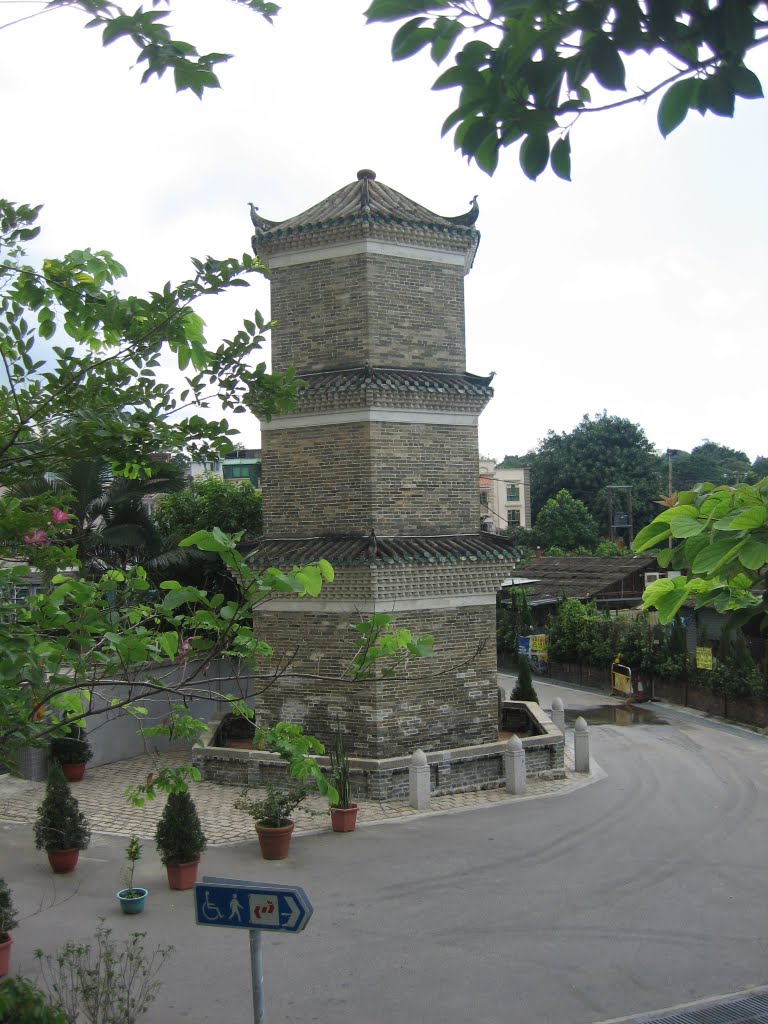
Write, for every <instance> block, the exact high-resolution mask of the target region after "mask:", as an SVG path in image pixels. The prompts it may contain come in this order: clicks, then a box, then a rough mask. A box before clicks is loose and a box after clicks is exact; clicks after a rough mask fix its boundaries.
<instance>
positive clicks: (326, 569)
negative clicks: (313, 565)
mask: <svg viewBox="0 0 768 1024" xmlns="http://www.w3.org/2000/svg"><path fill="white" fill-rule="evenodd" d="M317 568H318V569H319V570H320V572H321V573H322V576H323V579H324V580H325V581H326V583H333V578H334V571H333V566H332V565H331V563H330V562H327V561H326V560H325V559H324V558H320V559H318V562H317Z"/></svg>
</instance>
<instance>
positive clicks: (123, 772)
mask: <svg viewBox="0 0 768 1024" xmlns="http://www.w3.org/2000/svg"><path fill="white" fill-rule="evenodd" d="M187 760H188V758H187V757H185V755H183V754H164V755H142V756H141V757H135V758H132V759H130V760H128V761H119V762H117V763H115V764H107V765H102V766H100V767H98V768H88V769H87V770H86V773H85V778H84V779H83V780H82V782H75V783H72V784H71V785H72V792H73V794H74V795H75V796H76V797H77V800H78V802H79V804H80V809H81V810H82V811H83V812H84V814H85V816H86V817H87V818H88V821H89V822H90V824H91V827H92V828H93V830H94V831H95V832H106V833H111V834H114V835H137V836H139V837H140V838H142V839H152V838H154V832H155V826H156V824H157V820H158V818H159V817H160V814H161V812H162V809H163V806H164V804H165V798H164V797H161V798H159V799H157V800H152V801H147V802H146V803H145V805H144V806H143V807H133V806H131V805H130V804H128V802H127V800H126V798H125V791H126V790H127V789H128V788H129V787H131V786H135V785H137V784H139V783H141V782H143V781H144V780H145V779H146V777H147V775H148V774H149V773H150V772H157V770H158V768H159V767H160V765H161V764H184V763H185V762H186V761H187ZM585 778H586V776H584V775H577V774H576V773H575V772H574V771H573V749H572V747H570V746H569V745H568V744H566V777H565V778H564V779H537V778H529V779H528V793H527V795H526V796H512V795H507V792H506V790H504V789H490V790H483V791H481V792H472V793H454V794H451V795H449V796H433V797H432V808H431V811H417V810H415V808H413V807H411V806H410V805H409V804H408V803H407V802H405V801H400V800H393V801H390V802H387V803H376V802H375V801H371V800H361V801H360V802H359V810H358V817H357V820H358V824H360V825H364V824H367V823H372V822H382V821H388V820H395V819H399V818H406V817H414V816H418V815H421V816H423V815H425V814H430V813H435V812H442V813H451V812H458V811H462V810H469V809H471V808H473V807H488V806H493V805H497V804H502V803H509V802H510V801H514V800H525V799H530V798H531V797H542V796H548V795H550V794H554V793H561V792H563V791H565V790H568V789H572V788H573V787H574V786H576V785H578V784H583V782H584V780H585ZM190 788H191V791H192V794H193V796H194V799H195V803H196V805H197V809H198V813H199V814H200V819H201V821H202V824H203V830H204V832H205V834H206V836H207V837H208V842H209V843H210V844H212V845H216V844H218V843H232V842H242V841H243V840H249V839H253V838H254V828H253V820H252V819H251V818H250V817H248V815H246V814H243V813H242V812H241V811H236V810H235V809H234V807H233V803H234V801H235V800H236V798H237V796H238V794H239V792H240V790H239V789H238V787H236V786H222V785H219V784H218V783H214V782H193V783H192V784H191V787H190ZM44 791H45V783H43V782H28V781H26V780H24V779H13V778H11V777H10V776H7V775H2V776H0V819H5V820H7V821H21V822H27V823H30V824H31V823H32V822H33V821H34V819H35V811H36V808H37V805H38V804H39V803H40V801H41V800H42V798H43V794H44ZM254 792H256V791H254ZM294 820H295V821H296V829H297V831H303V832H312V831H324V830H326V829H330V827H331V826H330V818H329V815H328V808H327V804H326V802H325V800H323V798H322V797H320V796H311V797H309V798H308V799H307V800H306V802H305V804H304V805H302V807H301V808H299V809H298V810H297V811H296V812H294Z"/></svg>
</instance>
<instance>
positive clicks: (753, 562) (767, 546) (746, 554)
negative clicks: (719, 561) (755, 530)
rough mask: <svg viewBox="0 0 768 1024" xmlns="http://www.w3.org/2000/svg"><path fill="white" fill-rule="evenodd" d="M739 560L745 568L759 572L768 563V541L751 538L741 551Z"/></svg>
mask: <svg viewBox="0 0 768 1024" xmlns="http://www.w3.org/2000/svg"><path fill="white" fill-rule="evenodd" d="M739 561H740V562H741V564H742V565H743V566H744V568H745V569H751V570H752V571H753V572H757V571H758V570H760V569H762V568H763V566H764V565H766V564H768V543H765V542H764V541H759V540H753V539H752V538H749V539H748V540H747V543H746V544H745V545H744V547H743V548H742V549H741V551H740V552H739Z"/></svg>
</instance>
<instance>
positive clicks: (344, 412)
mask: <svg viewBox="0 0 768 1024" xmlns="http://www.w3.org/2000/svg"><path fill="white" fill-rule="evenodd" d="M477 420H478V417H477V416H476V415H475V414H474V413H471V412H439V411H434V412H416V411H414V410H413V409H376V408H367V409H340V410H339V411H338V412H309V413H303V414H300V415H290V414H289V415H287V416H277V417H276V418H275V419H273V420H271V421H270V422H266V421H265V420H261V429H262V430H263V431H264V430H299V429H301V428H302V427H321V426H325V425H328V426H334V425H335V424H337V423H417V424H423V423H432V424H437V425H447V426H451V427H475V426H477Z"/></svg>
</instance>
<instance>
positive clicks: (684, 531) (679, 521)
mask: <svg viewBox="0 0 768 1024" xmlns="http://www.w3.org/2000/svg"><path fill="white" fill-rule="evenodd" d="M705 529H706V523H702V522H701V520H699V519H691V518H689V517H688V516H677V518H676V519H673V520H672V522H671V523H670V530H671V532H672V536H673V537H698V535H699V534H700V533H703V532H704V530H705Z"/></svg>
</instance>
